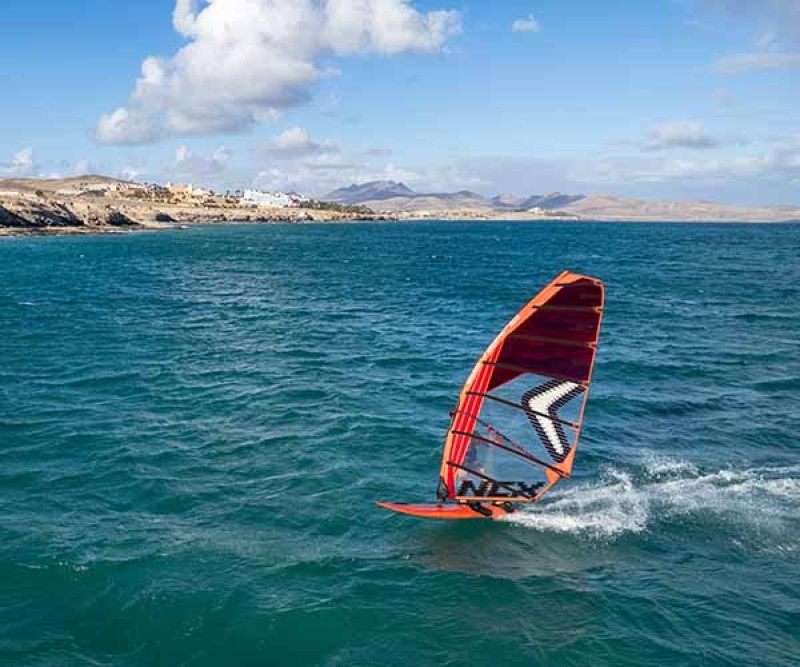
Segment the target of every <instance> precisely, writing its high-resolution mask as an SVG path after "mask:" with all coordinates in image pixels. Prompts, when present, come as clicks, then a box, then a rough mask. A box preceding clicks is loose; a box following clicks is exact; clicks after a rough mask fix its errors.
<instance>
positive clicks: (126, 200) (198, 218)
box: [0, 192, 800, 238]
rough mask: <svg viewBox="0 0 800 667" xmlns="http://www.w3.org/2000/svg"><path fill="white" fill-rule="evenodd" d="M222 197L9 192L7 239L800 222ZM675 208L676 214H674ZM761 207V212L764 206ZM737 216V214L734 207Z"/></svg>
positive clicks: (2, 226)
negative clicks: (368, 225)
mask: <svg viewBox="0 0 800 667" xmlns="http://www.w3.org/2000/svg"><path fill="white" fill-rule="evenodd" d="M219 201H220V200H217V201H216V202H178V203H176V202H164V201H160V202H156V201H147V200H142V199H133V198H130V197H124V196H108V195H106V196H103V197H97V196H89V197H87V196H57V195H54V194H52V193H42V192H39V193H38V194H28V195H26V196H18V197H7V196H6V197H4V196H2V193H0V238H3V237H18V236H65V235H86V234H122V233H127V232H134V231H164V230H170V229H172V230H175V229H180V228H181V227H182V226H183V225H190V224H214V225H217V224H248V223H255V224H270V223H292V224H304V223H322V222H324V223H334V224H336V223H347V224H352V223H357V222H375V221H383V222H398V223H402V222H422V221H441V222H448V221H452V222H471V221H475V222H505V223H515V222H586V223H607V222H619V223H642V224H652V223H674V224H692V223H706V224H792V223H794V224H797V223H799V222H800V218H798V217H794V216H791V217H786V218H780V217H772V216H767V215H750V216H742V217H741V218H736V217H730V218H720V217H717V216H711V215H706V216H703V215H694V216H689V215H684V216H677V215H676V216H674V217H668V216H667V215H665V212H663V211H658V212H655V211H637V213H638V215H630V216H626V215H622V214H621V213H622V212H621V211H618V212H617V215H614V214H609V212H603V211H599V210H594V211H587V212H586V213H587V214H584V215H581V214H578V213H577V212H573V211H569V210H562V211H556V212H549V211H522V212H500V211H490V210H473V209H450V210H428V211H424V210H420V211H380V212H371V211H365V210H336V209H331V208H316V207H315V208H311V207H303V206H297V207H286V208H280V207H273V206H257V207H242V206H236V205H232V204H228V203H225V202H224V200H223V203H222V204H220V203H218V202H219ZM672 212H673V213H675V212H674V211H672ZM759 212H760V211H759ZM731 213H732V211H731Z"/></svg>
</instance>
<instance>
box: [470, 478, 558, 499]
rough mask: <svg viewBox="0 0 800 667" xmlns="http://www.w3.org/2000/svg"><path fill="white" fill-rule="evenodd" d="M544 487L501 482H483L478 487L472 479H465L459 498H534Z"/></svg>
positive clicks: (534, 484)
mask: <svg viewBox="0 0 800 667" xmlns="http://www.w3.org/2000/svg"><path fill="white" fill-rule="evenodd" d="M542 486H544V483H543V482H531V483H530V484H526V483H525V482H501V481H488V480H487V481H483V482H481V483H480V484H479V485H478V486H476V485H475V482H473V481H472V480H471V479H465V480H464V481H463V482H461V484H460V486H459V487H458V495H459V496H470V497H475V498H518V497H520V496H522V497H525V498H532V497H533V496H535V495H536V492H537V491H538V490H539V488H541V487H542Z"/></svg>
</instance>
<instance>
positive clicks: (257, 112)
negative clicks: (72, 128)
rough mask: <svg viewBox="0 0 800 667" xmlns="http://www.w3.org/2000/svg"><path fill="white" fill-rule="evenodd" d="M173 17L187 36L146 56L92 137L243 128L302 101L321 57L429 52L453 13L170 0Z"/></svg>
mask: <svg viewBox="0 0 800 667" xmlns="http://www.w3.org/2000/svg"><path fill="white" fill-rule="evenodd" d="M173 25H174V27H175V30H176V31H177V32H178V33H180V35H182V36H183V37H184V38H185V39H186V40H187V44H186V45H185V46H184V47H183V48H181V49H180V50H179V51H178V52H177V53H175V54H174V55H173V56H171V57H156V56H150V57H148V58H146V59H145V60H144V62H143V63H142V73H141V76H140V78H139V80H138V81H137V82H136V85H135V87H134V90H133V92H132V93H131V97H130V100H129V102H128V105H127V106H125V107H120V108H118V109H116V110H115V111H113V112H111V113H108V114H105V115H103V116H102V117H101V118H100V120H99V122H98V124H97V129H96V135H97V138H98V139H99V140H100V141H103V142H107V143H120V144H124V143H129V144H135V143H143V142H148V141H154V140H157V139H159V138H161V137H164V136H168V135H175V134H209V133H215V132H229V131H242V130H246V129H248V128H250V127H252V126H253V125H255V124H256V123H259V122H262V121H264V120H269V119H274V117H275V115H276V113H277V112H278V110H280V109H285V108H288V107H292V106H296V105H300V104H303V103H305V102H307V101H308V100H309V99H310V96H311V89H312V87H313V85H314V84H315V83H316V82H317V81H319V80H320V78H322V77H323V76H325V75H326V72H330V68H328V69H326V68H325V67H324V66H323V65H322V64H321V60H322V59H323V58H324V57H326V56H330V55H333V56H344V55H353V54H370V53H377V54H383V55H393V54H398V53H402V52H405V51H436V50H439V49H440V48H441V47H442V46H443V45H444V43H445V41H446V40H447V38H448V37H449V36H451V35H453V34H454V33H456V32H458V31H459V29H460V14H459V13H458V12H455V11H430V12H426V13H423V12H420V11H418V10H416V9H415V8H414V7H413V6H412V5H411V4H410V2H409V0H177V2H176V4H175V9H174V12H173Z"/></svg>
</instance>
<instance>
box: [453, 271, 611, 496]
mask: <svg viewBox="0 0 800 667" xmlns="http://www.w3.org/2000/svg"><path fill="white" fill-rule="evenodd" d="M603 306H604V288H603V283H602V282H601V281H600V280H598V279H596V278H590V277H588V276H582V275H578V274H575V273H570V272H569V271H564V272H563V273H561V274H560V275H559V276H558V277H556V279H555V280H553V282H551V283H550V284H549V285H548V286H547V287H545V288H544V289H543V290H542V291H541V292H539V294H537V295H536V297H534V298H533V299H532V300H531V301H530V302H529V303H528V304H526V305H525V307H524V308H522V310H520V311H519V313H517V315H516V316H515V317H514V318H513V319H512V320H511V321H510V322H509V323H508V324H507V325H506V326H505V328H504V329H503V330H502V331H501V332H500V333H499V334H498V336H497V337H496V338H495V339H494V341H492V343H491V345H489V347H488V348H486V351H485V352H484V353H483V355H482V356H481V358H480V359H479V360H478V363H477V364H476V365H475V367H474V368H473V369H472V372H471V373H470V375H469V377H468V378H467V381H466V383H465V384H464V388H463V389H462V390H461V394H460V396H459V399H458V405H457V406H456V409H455V410H454V411H453V414H452V420H451V422H450V428H449V429H448V432H447V437H446V440H445V445H444V452H443V455H442V465H441V471H440V482H439V490H438V497H439V500H446V499H451V500H457V501H462V502H464V501H506V502H508V501H510V502H530V501H533V500H538V499H539V498H541V497H542V496H543V495H544V494H545V493H546V492H547V491H548V490H549V489H550V488H551V487H552V486H553V485H554V484H555V483H556V482H558V481H559V480H560V479H562V478H564V477H569V476H570V474H571V472H572V464H573V461H574V459H575V449H576V446H577V444H578V437H579V436H580V431H581V426H582V424H583V412H584V408H585V406H586V399H587V397H588V394H589V384H590V382H591V378H592V369H593V368H594V359H595V351H596V349H597V341H598V336H599V333H600V322H601V320H602V316H603ZM523 464H524V465H523ZM534 473H541V476H540V475H538V474H534Z"/></svg>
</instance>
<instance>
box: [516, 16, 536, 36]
mask: <svg viewBox="0 0 800 667" xmlns="http://www.w3.org/2000/svg"><path fill="white" fill-rule="evenodd" d="M541 29H542V26H541V25H540V24H539V22H538V21H537V20H536V19H535V18H533V15H532V14H528V16H527V18H524V19H517V20H516V21H514V22H513V23H512V24H511V30H512V31H513V32H539V31H540V30H541Z"/></svg>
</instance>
